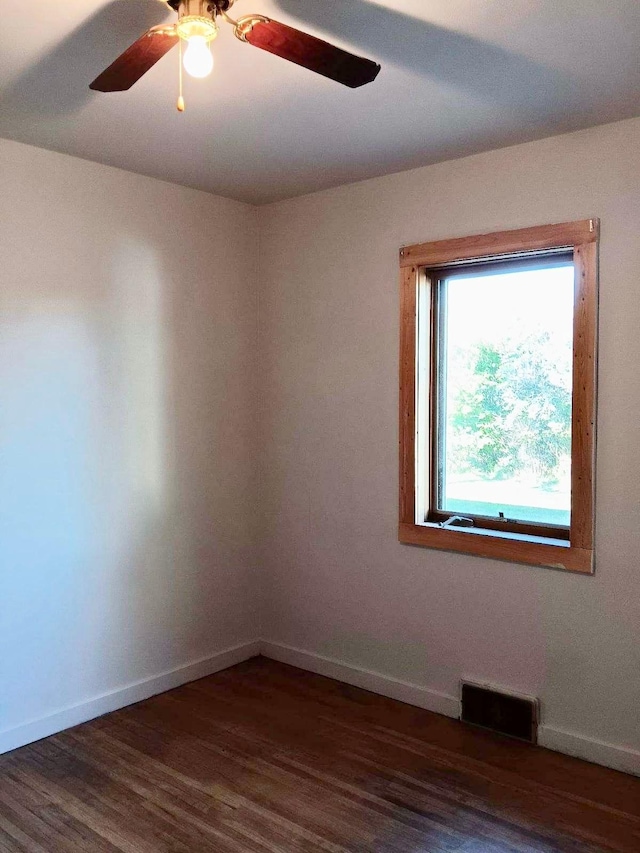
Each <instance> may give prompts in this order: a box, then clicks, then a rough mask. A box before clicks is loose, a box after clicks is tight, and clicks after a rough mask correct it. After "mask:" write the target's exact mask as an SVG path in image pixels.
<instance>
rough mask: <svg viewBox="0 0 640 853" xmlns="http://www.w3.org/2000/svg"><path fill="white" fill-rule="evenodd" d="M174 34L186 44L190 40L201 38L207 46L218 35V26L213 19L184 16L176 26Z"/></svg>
mask: <svg viewBox="0 0 640 853" xmlns="http://www.w3.org/2000/svg"><path fill="white" fill-rule="evenodd" d="M176 33H177V34H178V35H179V36H180V38H181V39H183V40H184V41H186V42H188V41H190V40H191V39H192V38H202V39H204V40H205V41H206V42H207V44H208V43H209V42H210V41H213V40H214V38H215V37H216V36H217V35H218V24H217V23H216V22H215V20H214V19H213V18H203V17H201V16H200V15H184V16H183V17H182V18H180V20H179V21H178V23H177V24H176Z"/></svg>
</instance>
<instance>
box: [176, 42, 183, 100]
mask: <svg viewBox="0 0 640 853" xmlns="http://www.w3.org/2000/svg"><path fill="white" fill-rule="evenodd" d="M178 63H179V65H178V103H177V104H176V107H177V108H178V112H179V113H183V112H184V98H183V97H182V39H180V44H179V45H178Z"/></svg>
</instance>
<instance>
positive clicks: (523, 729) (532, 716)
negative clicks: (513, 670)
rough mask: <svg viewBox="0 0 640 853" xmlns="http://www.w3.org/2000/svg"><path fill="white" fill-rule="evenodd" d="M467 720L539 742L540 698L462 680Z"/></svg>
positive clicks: (463, 713) (463, 708)
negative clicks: (512, 693)
mask: <svg viewBox="0 0 640 853" xmlns="http://www.w3.org/2000/svg"><path fill="white" fill-rule="evenodd" d="M461 719H462V720H463V722H465V723H472V724H473V725H474V726H482V728H483V729H491V731H493V732H498V733H499V734H502V735H508V736H509V737H515V738H518V739H519V740H526V741H528V742H529V743H536V741H537V736H538V702H537V700H536V699H528V698H527V697H524V696H513V695H511V694H509V693H500V692H499V691H498V690H492V689H491V688H489V687H481V686H480V685H479V684H471V683H470V682H468V681H463V682H462V716H461Z"/></svg>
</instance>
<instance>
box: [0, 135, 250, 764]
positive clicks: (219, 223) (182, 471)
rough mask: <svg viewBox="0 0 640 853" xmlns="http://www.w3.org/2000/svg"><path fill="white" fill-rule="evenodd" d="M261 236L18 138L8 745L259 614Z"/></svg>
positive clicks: (3, 725) (215, 204)
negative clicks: (258, 253)
mask: <svg viewBox="0 0 640 853" xmlns="http://www.w3.org/2000/svg"><path fill="white" fill-rule="evenodd" d="M255 237H256V215H255V211H254V210H253V209H252V208H250V207H248V206H245V205H242V204H239V203H236V202H232V201H226V200H224V199H220V198H216V197H214V196H211V195H207V194H205V193H200V192H196V191H192V190H187V189H184V188H181V187H176V186H172V185H170V184H165V183H161V182H159V181H154V180H150V179H147V178H142V177H139V176H136V175H132V174H128V173H126V172H122V171H118V170H116V169H110V168H108V167H104V166H99V165H96V164H92V163H88V162H85V161H81V160H77V159H73V158H71V157H65V156H61V155H58V154H53V153H50V152H46V151H42V150H39V149H36V148H31V147H28V146H24V145H19V144H17V143H13V142H7V141H0V259H1V262H2V263H1V276H2V284H1V287H0V442H1V444H0V684H1V689H0V693H1V699H0V751H1V750H2V748H8V747H9V746H11V745H15V743H16V742H19V740H20V738H22V739H23V740H24V739H33V736H36V735H40V736H41V735H42V734H43V733H47V729H46V725H45V728H38V726H37V725H36V726H35V727H34V728H29V727H28V726H27V728H26V729H24V730H23V729H22V728H20V727H24V726H25V724H28V723H30V722H31V721H37V720H39V719H41V718H47V717H48V716H49V715H51V714H56V713H58V712H63V713H62V715H61V716H59V717H55V718H53V720H54V721H53V722H52V723H51V724H50V727H53V728H56V727H57V728H62V727H64V726H65V725H69V723H70V722H73V721H75V720H76V719H77V716H76V717H74V714H80V715H81V714H82V713H85V715H89V716H91V715H92V714H94V713H95V712H100V711H101V710H105V709H106V708H107V706H108V701H113V702H115V703H116V704H117V702H118V700H117V699H113V700H108V701H107V700H104V701H105V702H107V704H106V705H105V704H100V702H99V703H98V704H97V705H96V704H93V705H90V706H89V707H88V710H86V712H83V711H82V710H78V711H77V712H76V711H73V712H69V713H70V714H71V716H69V714H67V713H66V712H67V711H68V709H70V708H73V707H74V706H76V705H78V704H80V703H85V702H92V701H93V700H95V699H96V697H102V696H103V695H104V694H109V693H111V692H112V691H116V693H117V691H119V690H121V689H123V688H130V689H131V690H133V692H129V693H125V694H123V697H124V698H123V701H124V700H127V699H128V701H131V700H132V699H133V698H140V695H141V694H140V691H143V692H144V689H147V688H144V687H139V688H135V689H133V688H131V685H135V684H136V682H138V681H140V680H143V679H154V678H157V677H158V676H159V675H160V674H163V673H166V672H167V671H170V670H174V669H176V668H180V667H183V666H184V665H185V664H190V663H192V662H193V661H197V660H198V659H201V658H207V657H210V656H212V655H215V654H216V653H218V652H221V651H223V650H226V649H228V648H229V647H233V646H236V645H238V644H242V643H244V642H246V641H249V640H254V639H255V638H256V637H257V635H258V633H259V625H258V613H257V607H258V602H257V600H256V595H255V588H256V587H255V583H256V550H255V546H256V542H255V526H254V525H253V524H252V517H253V515H252V511H251V510H250V508H251V507H254V506H255V499H256V486H257V480H256V474H255V465H254V461H253V454H254V448H255V441H256V436H257V432H256V421H255V399H256V388H257V384H256V382H257V380H256V366H257V361H256V354H255V339H256V334H257V315H256V293H257V288H256V272H257V270H256V260H257V259H256V253H255V252H254V251H253V249H252V247H253V246H254V245H255V243H256V240H255ZM225 660H226V658H225ZM197 671H198V669H197V667H196V670H191V669H190V670H188V672H187V675H188V674H189V673H190V674H191V675H192V676H193V675H194V673H195V672H197ZM172 677H173V676H172ZM172 677H165V676H163V678H161V680H160V681H158V682H154V684H155V688H156V689H162V688H166V686H168V685H170V684H171V683H172V682H171V678H172ZM175 677H176V678H180V676H179V675H178V676H175ZM136 691H138V692H136ZM100 701H102V700H100ZM65 714H66V715H65ZM56 721H57V722H56ZM16 727H18V729H19V731H16ZM3 732H4V733H5V736H4V737H3V734H2V733H3ZM12 732H13V734H12ZM21 732H22V734H21Z"/></svg>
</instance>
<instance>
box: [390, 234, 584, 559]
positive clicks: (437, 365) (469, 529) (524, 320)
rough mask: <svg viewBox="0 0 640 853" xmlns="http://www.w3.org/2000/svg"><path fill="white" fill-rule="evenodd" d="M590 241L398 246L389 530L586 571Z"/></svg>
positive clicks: (513, 239) (513, 238)
mask: <svg viewBox="0 0 640 853" xmlns="http://www.w3.org/2000/svg"><path fill="white" fill-rule="evenodd" d="M597 241H598V222H597V220H586V221H581V222H573V223H567V224H563V225H553V226H543V227H541V228H528V229H522V230H519V231H509V232H503V233H500V234H491V235H487V236H482V237H471V238H468V239H462V240H460V239H456V240H445V241H441V242H437V243H425V244H421V245H418V246H411V247H407V248H405V249H403V250H401V253H400V265H401V272H402V328H401V358H400V416H401V423H400V528H399V536H400V540H401V541H403V542H407V543H409V544H414V545H425V546H428V547H433V548H441V549H445V550H452V551H464V552H468V553H473V554H479V555H481V556H486V557H495V558H499V559H507V560H512V561H516V562H525V563H533V564H537V565H545V566H552V567H554V568H562V569H569V570H572V571H578V572H592V571H593V508H594V496H593V483H594V448H595V434H594V432H595V383H596V310H597V246H598V243H597Z"/></svg>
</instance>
